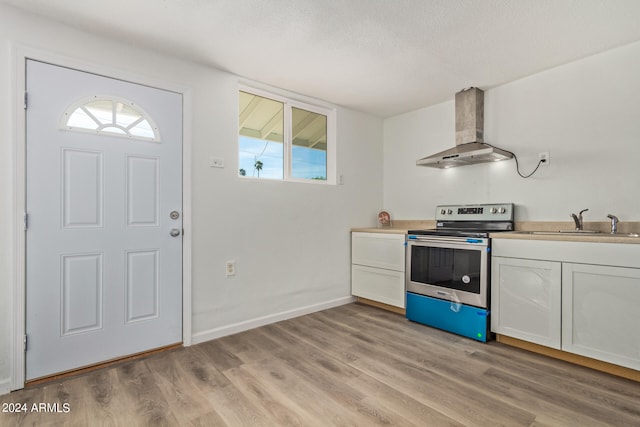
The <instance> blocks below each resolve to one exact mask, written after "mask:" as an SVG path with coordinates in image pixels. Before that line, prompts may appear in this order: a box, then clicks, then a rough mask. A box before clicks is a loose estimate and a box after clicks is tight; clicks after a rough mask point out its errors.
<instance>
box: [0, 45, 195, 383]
mask: <svg viewBox="0 0 640 427" xmlns="http://www.w3.org/2000/svg"><path fill="white" fill-rule="evenodd" d="M12 48H13V49H12V51H13V55H12V56H13V58H12V62H13V64H12V70H14V74H13V76H12V79H11V80H12V85H13V87H14V89H15V93H14V95H13V97H14V102H13V105H14V108H12V114H13V118H12V123H13V126H12V128H13V129H12V139H13V147H12V148H13V171H14V175H13V207H14V221H13V230H14V233H13V251H12V253H13V254H14V260H13V263H12V264H13V265H12V266H13V272H12V285H11V292H12V293H11V295H10V301H11V304H10V307H9V312H10V319H11V322H12V323H11V332H10V338H11V344H10V349H9V351H10V357H11V361H10V365H9V369H10V375H11V390H17V389H20V388H23V387H24V381H25V359H26V357H25V352H24V336H25V330H26V328H25V327H26V311H25V309H26V297H25V285H26V276H25V267H26V233H25V230H24V211H25V207H26V191H27V187H26V171H27V168H26V146H27V141H26V132H25V126H26V110H25V108H24V104H25V98H24V90H25V87H26V86H25V85H26V61H27V59H33V60H36V61H42V62H48V63H50V64H54V65H59V66H62V67H67V68H73V69H77V70H82V71H87V72H89V73H93V74H97V75H101V76H105V77H110V78H114V79H119V80H124V81H128V82H131V83H136V84H142V85H146V86H152V87H155V88H158V89H164V90H169V91H172V92H177V93H180V94H182V102H183V109H182V115H183V125H182V126H183V128H182V129H183V131H182V203H183V207H182V218H183V228H184V234H183V243H182V245H183V248H182V266H183V268H182V341H183V345H184V346H185V347H188V346H190V345H191V342H192V335H191V319H192V317H191V248H192V232H191V120H190V117H191V89H189V88H187V87H184V86H177V85H176V84H174V83H169V82H166V81H161V80H158V79H155V78H150V77H148V76H144V75H139V74H135V73H130V72H128V71H124V70H122V69H118V68H111V67H108V66H104V65H98V64H95V63H90V62H85V61H83V60H79V59H76V58H71V57H67V56H64V55H59V54H55V53H51V52H47V51H43V50H38V49H34V48H31V47H27V46H22V45H18V44H14V45H13V46H12Z"/></svg>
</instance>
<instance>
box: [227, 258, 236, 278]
mask: <svg viewBox="0 0 640 427" xmlns="http://www.w3.org/2000/svg"><path fill="white" fill-rule="evenodd" d="M235 275H236V262H235V261H227V277H229V276H235Z"/></svg>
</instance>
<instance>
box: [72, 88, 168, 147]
mask: <svg viewBox="0 0 640 427" xmlns="http://www.w3.org/2000/svg"><path fill="white" fill-rule="evenodd" d="M60 127H61V128H62V129H65V130H70V131H75V132H89V133H96V134H109V135H112V136H121V137H126V138H132V139H141V140H144V141H154V142H159V141H160V135H159V133H158V127H157V126H156V125H155V123H154V122H153V120H152V119H151V117H150V116H149V115H148V114H147V113H146V112H145V111H144V110H143V109H142V108H140V106H138V105H136V104H135V103H134V102H133V101H129V100H127V99H124V98H119V97H116V96H109V95H93V96H89V97H86V98H82V99H80V100H78V101H76V102H74V103H73V104H72V105H70V106H69V107H68V108H67V109H66V110H65V112H64V114H63V115H62V118H61V120H60Z"/></svg>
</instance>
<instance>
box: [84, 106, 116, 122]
mask: <svg viewBox="0 0 640 427" xmlns="http://www.w3.org/2000/svg"><path fill="white" fill-rule="evenodd" d="M85 108H86V109H87V111H88V112H89V113H90V114H91V115H92V116H94V117H95V118H96V119H98V121H99V122H100V123H102V124H103V125H106V124H108V123H113V102H112V101H110V100H105V101H95V102H92V103H90V104H86V105H85Z"/></svg>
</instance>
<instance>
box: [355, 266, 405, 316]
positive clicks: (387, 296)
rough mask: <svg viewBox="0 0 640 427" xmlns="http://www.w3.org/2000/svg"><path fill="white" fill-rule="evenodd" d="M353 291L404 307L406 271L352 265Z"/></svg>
mask: <svg viewBox="0 0 640 427" xmlns="http://www.w3.org/2000/svg"><path fill="white" fill-rule="evenodd" d="M351 293H352V294H353V295H355V296H358V297H362V298H367V299H370V300H373V301H379V302H382V303H385V304H389V305H393V306H395V307H401V308H404V273H403V272H400V271H394V270H385V269H382V268H373V267H367V266H363V265H352V266H351Z"/></svg>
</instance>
